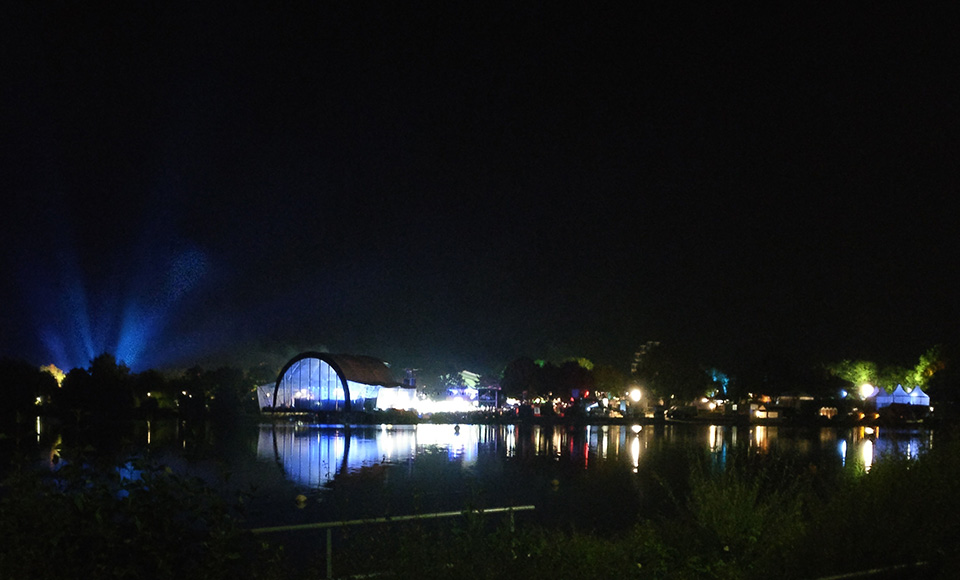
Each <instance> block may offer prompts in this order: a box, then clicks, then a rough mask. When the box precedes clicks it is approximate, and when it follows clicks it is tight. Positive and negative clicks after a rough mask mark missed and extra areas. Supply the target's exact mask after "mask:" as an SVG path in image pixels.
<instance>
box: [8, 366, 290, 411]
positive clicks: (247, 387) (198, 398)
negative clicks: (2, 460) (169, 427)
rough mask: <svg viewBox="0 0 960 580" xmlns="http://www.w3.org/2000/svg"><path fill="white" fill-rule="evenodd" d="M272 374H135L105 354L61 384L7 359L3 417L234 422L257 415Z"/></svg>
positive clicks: (45, 373) (224, 371)
mask: <svg viewBox="0 0 960 580" xmlns="http://www.w3.org/2000/svg"><path fill="white" fill-rule="evenodd" d="M270 375H271V371H267V370H264V369H259V368H255V369H251V370H246V371H245V370H240V369H236V368H231V367H220V368H217V369H213V370H206V369H203V368H200V367H192V368H190V369H187V370H185V371H181V372H177V373H161V372H159V371H156V370H147V371H144V372H141V373H133V372H131V371H130V369H129V368H128V367H127V366H126V365H124V364H123V363H120V362H117V360H116V359H115V358H114V356H113V355H111V354H102V355H100V356H98V357H97V358H95V359H93V360H92V361H91V362H90V367H89V368H75V369H72V370H70V371H69V372H67V373H66V374H65V375H62V378H61V380H60V381H58V380H57V378H55V377H54V375H53V374H52V373H51V372H50V370H49V369H47V368H40V367H37V366H35V365H32V364H30V363H28V362H25V361H20V360H12V359H3V360H0V396H2V397H3V400H4V401H5V404H4V405H3V406H2V407H0V414H2V415H3V416H4V418H6V419H8V420H14V419H17V418H18V417H19V418H21V419H24V420H25V419H26V418H27V417H32V416H35V415H37V414H38V412H42V413H43V414H45V415H55V416H59V417H61V418H63V419H75V420H77V421H80V420H93V421H96V420H97V419H101V418H117V417H125V416H126V417H133V416H150V415H154V414H158V413H177V414H179V415H180V416H181V417H202V416H210V417H211V418H217V419H229V418H235V417H237V416H239V415H241V414H243V413H249V412H256V411H257V401H256V391H255V389H256V386H257V385H258V384H263V383H265V382H270V381H272V380H274V379H275V378H276V376H275V375H273V376H270Z"/></svg>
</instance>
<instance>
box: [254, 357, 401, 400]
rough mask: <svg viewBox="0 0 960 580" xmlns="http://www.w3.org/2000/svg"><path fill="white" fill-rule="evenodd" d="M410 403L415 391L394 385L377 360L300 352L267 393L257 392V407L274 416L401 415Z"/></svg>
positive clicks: (388, 372)
mask: <svg viewBox="0 0 960 580" xmlns="http://www.w3.org/2000/svg"><path fill="white" fill-rule="evenodd" d="M265 386H266V385H265ZM267 387H268V386H267ZM264 391H266V392H264ZM415 401H416V388H414V387H410V386H406V385H404V384H403V383H401V382H399V381H397V380H396V379H395V378H394V377H393V375H392V374H391V372H390V367H388V366H387V364H386V363H385V362H383V361H382V360H380V359H377V358H374V357H371V356H361V355H349V354H329V353H320V352H305V353H302V354H299V355H297V356H295V357H294V358H292V359H290V361H289V362H288V363H287V364H286V365H284V367H283V369H281V370H280V373H279V375H278V376H277V381H276V383H275V384H274V385H273V392H272V393H270V392H269V388H267V389H266V390H265V389H264V388H263V387H261V388H260V407H261V408H271V409H274V410H279V409H288V410H301V411H350V410H363V409H367V410H373V409H377V408H380V409H393V408H400V409H405V408H412V407H413V406H414V402H415Z"/></svg>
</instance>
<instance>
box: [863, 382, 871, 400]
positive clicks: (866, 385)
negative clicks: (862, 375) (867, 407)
mask: <svg viewBox="0 0 960 580" xmlns="http://www.w3.org/2000/svg"><path fill="white" fill-rule="evenodd" d="M873 391H874V387H873V385H871V384H870V383H863V384H862V385H860V398H861V399H866V398H868V397H870V396H871V395H873Z"/></svg>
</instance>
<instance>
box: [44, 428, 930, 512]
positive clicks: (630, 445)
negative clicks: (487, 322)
mask: <svg viewBox="0 0 960 580" xmlns="http://www.w3.org/2000/svg"><path fill="white" fill-rule="evenodd" d="M934 444H935V435H934V432H933V431H929V430H889V429H878V430H877V431H875V432H870V430H869V429H864V428H850V429H833V428H822V429H821V428H806V429H793V428H787V427H782V426H780V427H776V426H751V427H747V426H718V425H690V424H667V425H643V426H642V427H641V426H639V425H585V426H584V425H581V426H567V425H554V426H550V425H531V424H518V425H438V424H426V423H425V424H419V425H380V426H366V425H365V426H350V427H345V426H342V425H311V424H306V423H300V422H279V423H275V424H274V423H269V424H262V425H253V426H250V425H247V426H233V427H223V426H216V425H213V424H210V423H197V424H187V423H182V422H179V421H176V420H165V421H153V422H140V423H136V424H134V425H133V426H132V427H131V428H130V429H129V430H125V431H123V433H118V434H116V435H113V436H110V437H107V438H105V439H104V440H103V442H102V443H100V444H99V445H100V446H102V447H104V448H108V449H107V451H109V452H110V453H116V454H117V455H118V456H121V455H137V456H143V457H146V458H148V459H149V461H151V462H155V463H159V464H163V465H166V466H169V467H170V468H172V469H173V470H174V471H176V472H179V473H183V474H188V475H191V476H197V477H200V478H202V479H204V480H206V481H207V482H208V483H210V484H211V485H215V486H217V487H219V488H221V489H224V490H227V491H229V492H230V493H238V492H243V493H245V494H247V495H248V497H247V501H246V506H247V507H246V512H245V517H246V518H247V521H248V524H249V525H250V526H252V527H257V526H271V525H282V524H291V523H306V522H313V521H333V520H339V519H355V518H361V517H382V516H389V515H393V516H396V515H403V514H410V513H430V512H437V511H451V510H462V509H464V508H466V507H481V508H492V507H500V506H518V505H536V506H537V511H538V512H540V514H541V515H542V516H543V517H555V518H570V519H571V520H574V521H578V522H580V523H582V524H583V525H597V524H600V523H604V524H609V525H629V523H630V522H631V521H634V520H635V517H636V514H637V512H638V511H640V510H642V509H643V501H644V498H645V499H646V501H652V499H651V498H653V499H655V498H656V493H657V492H656V489H658V487H657V486H658V485H661V482H662V481H663V480H665V479H669V474H670V473H671V472H674V471H677V470H682V468H683V466H684V465H685V464H686V463H689V462H690V458H691V457H694V456H695V457H699V458H703V459H704V460H705V461H706V463H707V464H708V465H710V466H712V468H715V469H724V468H725V467H726V465H727V464H728V463H730V462H732V461H733V458H734V457H744V456H746V457H774V456H777V457H786V458H790V461H791V462H792V463H793V464H794V465H799V466H800V467H801V468H808V467H809V468H811V469H819V470H825V471H835V472H839V471H840V470H844V469H857V470H860V471H861V472H862V471H869V469H870V468H871V466H872V465H874V464H875V463H876V462H878V461H882V460H883V458H884V457H886V456H892V455H897V456H903V457H908V458H909V457H917V456H919V455H920V454H922V453H924V452H925V451H926V450H928V449H930V448H932V446H933V445H934ZM37 445H38V447H39V449H40V456H41V462H42V463H45V464H49V465H50V466H51V467H55V466H56V465H58V464H59V463H60V462H63V461H71V460H73V456H74V455H75V454H76V453H79V451H74V450H75V449H78V448H79V446H78V445H75V444H74V442H72V441H71V440H70V436H67V435H61V434H60V433H59V432H58V431H54V430H48V429H45V427H44V425H43V424H42V423H41V422H40V421H38V424H37ZM84 445H86V446H87V447H89V445H88V444H86V443H84ZM111 445H113V448H111Z"/></svg>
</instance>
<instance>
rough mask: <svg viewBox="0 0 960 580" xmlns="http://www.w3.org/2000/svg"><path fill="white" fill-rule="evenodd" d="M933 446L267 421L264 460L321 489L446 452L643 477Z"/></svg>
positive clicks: (780, 435)
mask: <svg viewBox="0 0 960 580" xmlns="http://www.w3.org/2000/svg"><path fill="white" fill-rule="evenodd" d="M932 445H933V433H932V432H931V431H922V430H914V431H894V430H880V429H877V430H875V431H873V432H872V433H871V432H870V430H869V429H868V430H864V429H863V428H853V429H840V430H838V429H833V428H822V429H813V430H806V431H797V430H793V429H786V428H784V427H778V426H767V425H757V426H735V425H733V426H729V425H728V426H724V425H660V426H653V425H645V426H642V427H640V426H638V425H634V426H631V425H585V426H576V427H574V426H563V425H557V426H549V425H458V426H454V425H435V424H420V425H382V426H354V427H344V426H310V425H263V426H261V427H260V431H259V441H258V444H257V455H258V458H259V459H260V460H261V461H275V462H277V463H278V464H279V465H280V466H282V468H283V470H284V473H285V475H286V477H287V479H289V480H290V481H292V482H294V483H295V484H298V485H301V486H306V487H310V488H314V489H316V488H320V487H323V486H324V485H326V484H327V483H329V482H331V481H333V480H334V479H335V478H336V476H337V475H338V474H340V473H350V472H354V471H358V470H362V469H364V468H370V467H373V466H378V465H393V464H403V463H408V462H414V461H416V460H417V458H418V457H420V456H423V455H425V454H430V455H432V456H436V454H437V453H441V454H444V455H445V456H446V460H447V461H448V462H450V463H457V464H459V465H460V466H461V467H463V468H470V467H472V466H474V465H475V464H476V463H477V461H478V458H479V457H481V456H491V457H495V458H498V459H499V460H501V461H516V460H520V461H523V460H532V459H548V460H553V461H561V460H563V461H568V462H574V463H577V464H580V465H581V466H582V468H584V469H590V468H591V467H594V466H596V465H599V464H604V463H611V462H612V463H620V464H623V465H624V466H625V467H629V468H630V469H631V470H632V471H633V472H638V470H639V468H640V467H641V464H642V461H643V457H644V454H645V452H646V451H647V450H648V449H653V448H659V449H662V448H663V447H664V446H681V447H690V448H694V449H696V448H697V447H699V448H701V449H705V450H706V451H707V452H708V453H709V454H710V456H711V457H712V459H713V460H714V463H715V464H717V465H724V464H725V462H726V460H727V457H728V455H729V454H730V453H731V452H732V451H733V450H738V451H744V450H746V451H748V452H751V453H757V454H763V455H765V454H772V453H790V454H794V455H799V456H801V457H805V458H809V460H810V462H811V463H821V464H822V463H825V462H826V463H837V464H839V465H840V466H846V465H848V464H856V465H860V466H862V467H863V468H864V470H865V471H869V470H870V468H871V467H872V465H873V464H874V463H875V462H876V461H877V460H879V459H880V458H883V457H886V456H899V457H905V458H909V459H915V458H917V457H918V456H919V455H921V454H922V453H923V452H924V451H925V450H927V449H930V448H931V447H932Z"/></svg>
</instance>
